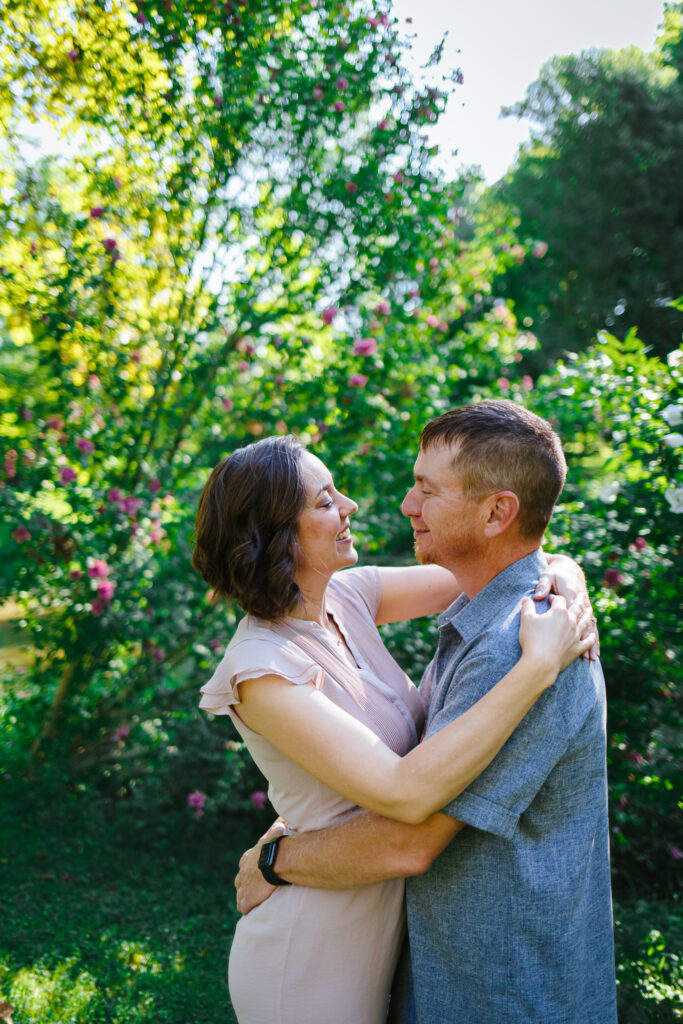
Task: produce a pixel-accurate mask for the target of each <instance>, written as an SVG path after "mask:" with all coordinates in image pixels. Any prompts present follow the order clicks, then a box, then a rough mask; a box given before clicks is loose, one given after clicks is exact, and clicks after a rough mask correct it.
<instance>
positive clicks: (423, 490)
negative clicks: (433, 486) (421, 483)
mask: <svg viewBox="0 0 683 1024" xmlns="http://www.w3.org/2000/svg"><path fill="white" fill-rule="evenodd" d="M420 493H421V494H431V493H432V492H431V491H425V489H424V487H423V488H422V491H421V492H420Z"/></svg>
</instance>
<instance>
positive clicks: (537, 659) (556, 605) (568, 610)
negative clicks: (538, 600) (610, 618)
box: [519, 594, 596, 686]
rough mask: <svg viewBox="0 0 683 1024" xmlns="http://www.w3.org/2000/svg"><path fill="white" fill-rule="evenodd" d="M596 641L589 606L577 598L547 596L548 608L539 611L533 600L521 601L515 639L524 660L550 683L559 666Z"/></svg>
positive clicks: (570, 661)
mask: <svg viewBox="0 0 683 1024" xmlns="http://www.w3.org/2000/svg"><path fill="white" fill-rule="evenodd" d="M595 641H596V633H595V629H594V627H593V617H592V609H591V607H590V605H588V607H586V606H585V605H584V604H583V603H581V602H580V601H572V602H571V604H569V605H567V601H566V599H565V598H564V597H561V596H560V595H555V594H551V595H550V608H549V609H548V611H547V612H543V613H539V611H538V609H537V607H536V605H535V604H534V602H533V601H532V600H531V599H530V598H528V597H525V598H524V600H523V601H522V618H521V623H520V629H519V642H520V645H521V647H522V654H523V656H524V658H525V659H527V660H531V661H533V663H534V665H535V666H536V667H539V668H542V669H543V671H544V672H547V674H548V680H549V681H548V683H547V685H548V686H551V685H552V684H553V683H554V682H555V679H556V678H557V676H558V675H559V673H560V672H561V671H562V669H565V668H566V667H567V666H568V665H571V663H572V661H574V659H575V658H578V656H579V655H580V654H584V653H585V652H586V651H588V650H590V648H591V647H592V646H593V644H594V643H595Z"/></svg>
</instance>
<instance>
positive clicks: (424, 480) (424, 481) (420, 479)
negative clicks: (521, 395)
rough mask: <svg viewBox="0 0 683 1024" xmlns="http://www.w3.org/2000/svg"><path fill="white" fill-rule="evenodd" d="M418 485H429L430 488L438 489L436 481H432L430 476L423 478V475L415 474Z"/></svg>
mask: <svg viewBox="0 0 683 1024" xmlns="http://www.w3.org/2000/svg"><path fill="white" fill-rule="evenodd" d="M413 476H414V477H415V483H416V484H427V486H428V487H436V483H435V482H434V480H430V479H429V477H428V476H422V474H421V473H413Z"/></svg>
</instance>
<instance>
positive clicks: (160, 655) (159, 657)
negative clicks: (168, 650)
mask: <svg viewBox="0 0 683 1024" xmlns="http://www.w3.org/2000/svg"><path fill="white" fill-rule="evenodd" d="M152 657H153V658H154V660H155V661H163V660H164V658H165V657H166V655H165V654H164V652H163V651H162V649H161V647H154V648H153V649H152Z"/></svg>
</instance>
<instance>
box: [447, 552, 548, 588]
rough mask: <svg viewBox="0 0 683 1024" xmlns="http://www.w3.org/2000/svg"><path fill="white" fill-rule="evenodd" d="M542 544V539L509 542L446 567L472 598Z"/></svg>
mask: <svg viewBox="0 0 683 1024" xmlns="http://www.w3.org/2000/svg"><path fill="white" fill-rule="evenodd" d="M540 546H541V542H540V541H520V542H518V543H515V544H507V545H505V547H504V548H503V547H501V548H500V549H492V550H489V551H487V552H486V553H485V554H483V555H481V556H480V557H478V558H477V559H475V560H473V561H472V562H468V561H467V560H466V559H463V560H462V562H459V564H458V565H447V566H445V568H446V569H449V570H450V571H451V572H452V573H453V575H454V576H455V578H456V579H457V581H458V583H459V584H460V586H461V587H462V589H463V592H464V593H465V594H466V595H467V597H469V599H470V600H472V598H473V597H476V595H477V594H478V593H479V592H480V591H482V590H483V589H484V587H487V586H488V585H489V583H490V582H491V580H493V579H495V578H496V576H498V575H499V573H501V572H503V570H504V569H507V567H508V566H509V565H513V564H514V563H515V562H519V560H520V559H522V558H526V556H527V555H530V554H532V553H533V552H534V551H537V550H538V549H539V547H540Z"/></svg>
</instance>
